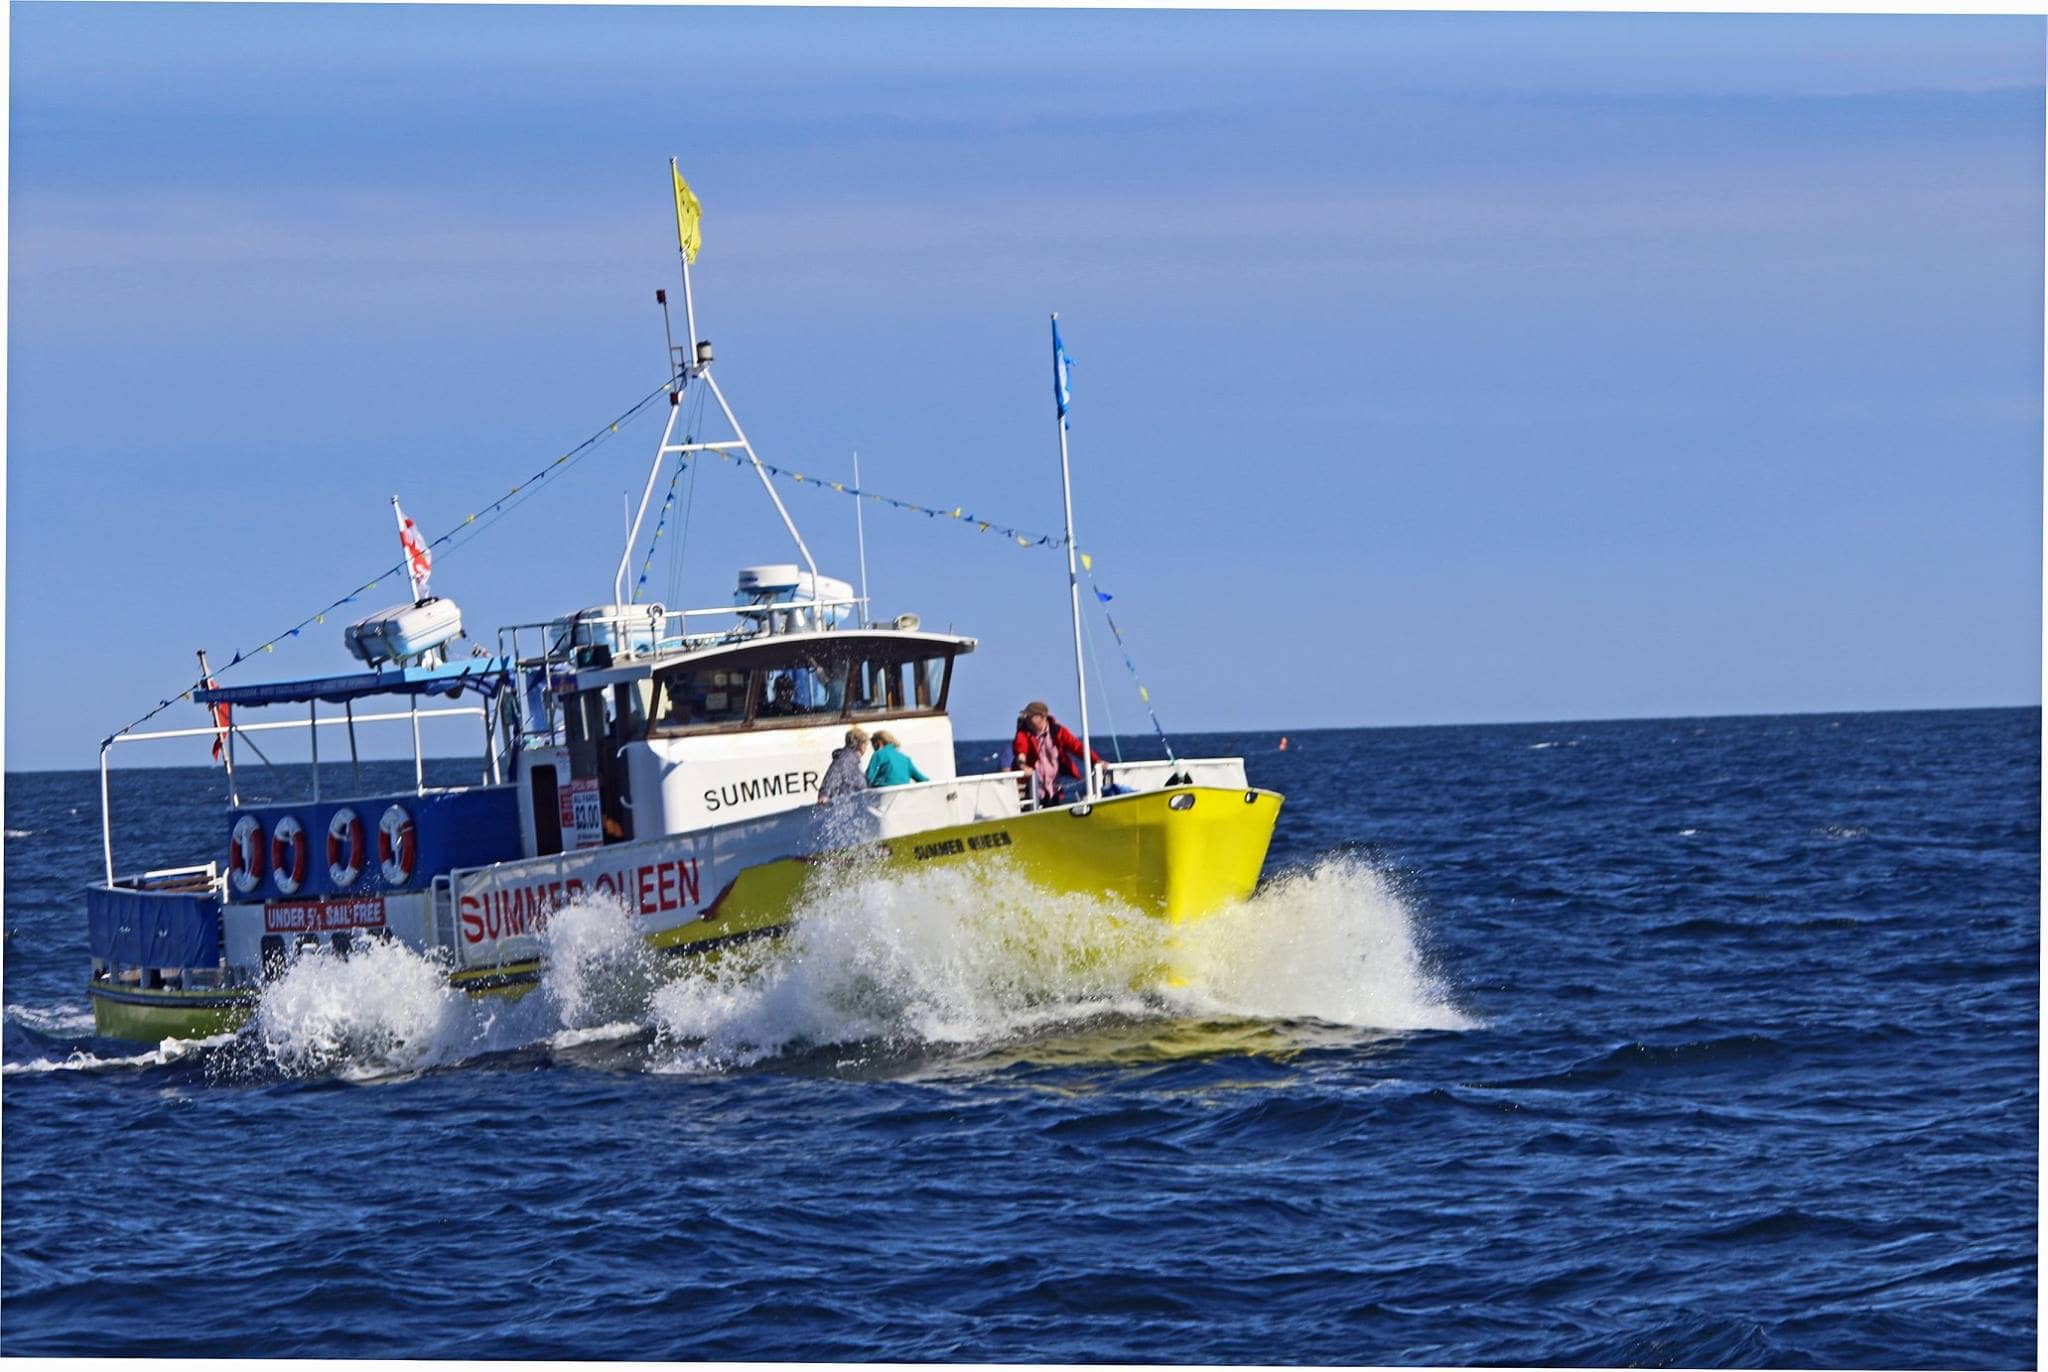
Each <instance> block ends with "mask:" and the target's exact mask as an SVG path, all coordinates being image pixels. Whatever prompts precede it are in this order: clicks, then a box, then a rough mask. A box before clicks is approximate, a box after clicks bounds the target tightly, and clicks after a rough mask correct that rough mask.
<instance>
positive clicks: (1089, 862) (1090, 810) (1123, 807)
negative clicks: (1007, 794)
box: [649, 786, 1281, 952]
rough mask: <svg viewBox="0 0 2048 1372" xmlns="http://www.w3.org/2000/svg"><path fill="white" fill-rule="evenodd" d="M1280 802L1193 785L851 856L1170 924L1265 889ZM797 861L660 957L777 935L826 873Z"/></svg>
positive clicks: (668, 938) (986, 823)
mask: <svg viewBox="0 0 2048 1372" xmlns="http://www.w3.org/2000/svg"><path fill="white" fill-rule="evenodd" d="M1280 802H1281V798H1280V796H1279V795H1278V794H1276V793H1275V792H1272V791H1226V790H1222V789H1219V788H1217V787H1209V786H1189V787H1180V788H1176V789H1174V790H1171V791H1142V792H1139V793H1137V794H1134V795H1126V796H1111V797H1109V798H1107V799H1104V800H1099V801H1096V802H1095V803H1094V804H1093V805H1073V806H1067V807H1065V808H1062V809H1055V810H1037V811H1033V812H1031V813H1028V814H1023V815H1015V816H1011V817H1009V818H1006V819H989V820H980V821H977V822H976V823H973V824H957V825H952V826H950V827H948V828H943V829H928V830H925V831H924V832H922V833H918V834H914V835H911V836H910V837H907V838H901V839H891V840H889V841H887V842H885V843H883V844H881V845H879V851H871V852H863V853H860V854H854V855H849V856H851V857H853V858H856V859H858V860H864V861H871V862H874V863H876V864H877V866H878V868H879V870H880V871H882V872H885V873H886V872H911V871H921V870H925V869H928V868H938V867H946V866H955V865H961V864H967V865H972V864H976V863H989V862H1002V863H1005V864H1007V865H1009V866H1010V867H1012V868H1014V869H1015V870H1016V871H1018V872H1020V873H1022V874H1023V875H1024V876H1025V878H1026V879H1028V880H1029V881H1030V882H1031V883H1032V884H1033V885H1036V886H1038V887H1041V888H1043V889H1045V890H1047V891H1052V892H1055V893H1059V894H1072V893H1084V894H1102V895H1109V896H1112V897H1116V898H1118V899H1120V900H1122V901H1123V902H1125V903H1126V904H1128V905H1130V906H1131V907H1132V908H1134V909H1136V910H1138V911H1139V912H1141V913H1143V914H1147V915H1151V916H1154V917H1155V918H1159V919H1164V920H1166V921H1167V922H1169V923H1172V924H1185V923H1187V922H1189V921H1191V920H1196V919H1200V918H1201V917H1202V916H1204V915H1207V914H1211V913H1213V912H1215V911H1217V910H1220V909H1223V908H1224V907H1226V906H1228V905H1231V904H1234V903H1236V902H1238V901H1241V900H1244V899H1245V898H1246V897H1247V896H1249V895H1251V893H1252V890H1253V888H1254V887H1256V886H1257V885H1258V883H1259V873H1260V871H1261V870H1262V869H1263V868H1264V866H1265V863H1266V849H1267V848H1268V846H1269V845H1270V844H1271V843H1272V841H1273V825H1274V823H1275V822H1276V821H1277V820H1278V819H1279V817H1280ZM844 860H847V858H846V857H834V856H826V857H822V858H816V857H789V858H781V859H778V860H777V861H774V862H764V863H761V864H760V865H758V866H755V867H749V868H747V869H746V870H745V871H743V872H741V873H740V874H739V875H738V876H737V877H735V878H734V879H733V882H732V884H731V886H730V887H728V888H727V889H726V890H725V891H723V892H721V893H720V894H719V897H718V899H717V900H715V901H714V902H713V903H712V906H711V909H710V911H709V913H708V914H707V915H706V917H705V918H703V919H698V920H693V921H692V922H690V923H688V924H685V925H681V926H679V927H677V928H675V929H670V930H666V931H664V932H662V933H659V934H656V935H654V936H653V937H652V938H650V939H649V942H650V943H651V944H653V945H654V946H655V947H657V948H668V949H673V950H676V951H679V952H681V951H695V950H697V949H698V948H699V947H706V946H719V945H725V944H730V943H733V942H735V941H738V940H741V939H747V938H752V937H759V936H761V935H763V934H769V933H775V932H779V931H780V930H781V929H782V928H783V927H785V926H786V925H787V924H788V922H789V918H790V915H791V914H792V913H793V912H794V911H795V910H796V909H797V908H798V907H799V906H800V905H801V904H802V901H803V897H804V891H805V887H806V884H807V883H808V882H809V881H810V879H811V877H812V875H813V874H814V873H816V872H817V871H818V869H819V867H820V866H821V865H823V864H829V863H834V862H836V861H844Z"/></svg>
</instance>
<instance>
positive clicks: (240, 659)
mask: <svg viewBox="0 0 2048 1372" xmlns="http://www.w3.org/2000/svg"><path fill="white" fill-rule="evenodd" d="M675 385H676V378H675V377H670V378H669V379H668V380H666V381H664V382H662V383H661V385H659V386H658V387H656V388H655V389H654V390H652V391H649V392H648V393H647V394H646V395H644V396H642V397H641V398H640V399H639V400H637V401H635V402H634V403H633V404H632V405H631V406H629V407H628V408H627V409H626V410H624V411H623V412H622V413H621V414H620V415H619V416H618V417H617V418H616V419H614V420H612V421H611V422H610V423H609V424H607V425H605V426H604V427H603V428H601V429H599V430H598V431H597V432H595V433H593V434H591V435H590V437H588V438H586V439H584V440H583V441H582V442H581V443H578V444H577V445H576V446H575V447H573V448H571V449H569V451H567V452H565V453H563V454H562V455H561V456H560V457H557V458H556V459H554V461H552V462H550V463H548V464H547V465H546V466H545V467H542V468H541V469H540V470H539V471H537V472H535V473H534V474H533V475H532V476H529V477H528V478H526V480H524V481H522V482H520V483H519V484H518V485H516V486H514V487H512V489H511V490H509V491H507V492H505V494H503V495H501V496H499V497H498V498H497V499H496V500H494V501H492V502H491V503H490V504H489V505H486V506H484V507H483V509H481V510H479V511H477V512H476V513H475V514H471V515H470V516H468V517H467V518H466V519H464V520H463V521H462V522H461V523H460V524H457V525H455V526H454V527H453V528H451V529H449V530H448V531H447V532H446V533H444V534H442V535H441V536H440V537H438V538H436V539H434V540H432V541H431V542H429V543H428V544H427V547H428V548H430V549H431V548H446V549H447V550H448V551H450V552H453V551H454V550H455V549H457V548H459V547H461V546H462V544H464V543H467V542H468V541H469V540H470V539H471V538H474V537H475V536H476V534H478V533H481V532H482V531H483V529H484V528H489V527H490V526H491V525H493V524H495V523H497V521H498V520H499V519H501V518H503V517H504V515H505V514H507V513H509V512H510V511H511V510H513V509H516V508H518V506H519V505H521V504H523V503H524V502H525V498H526V497H530V496H531V494H532V488H534V487H536V486H538V485H539V484H540V483H542V482H545V481H548V480H550V479H552V478H554V477H556V476H558V475H560V474H561V473H562V472H564V471H566V470H568V469H569V468H570V467H573V466H575V465H576V464H577V463H578V462H580V461H581V460H582V459H583V458H584V457H585V456H586V455H587V454H588V453H589V452H590V451H591V450H592V449H593V448H595V447H596V446H597V445H598V444H599V443H602V442H603V441H604V440H605V439H607V438H609V437H611V435H613V434H615V433H617V432H618V431H619V426H620V425H621V424H625V423H628V422H629V421H631V420H632V419H634V418H635V417H637V416H638V415H639V413H640V412H641V411H642V410H644V409H646V408H647V407H648V406H649V405H651V404H653V403H654V401H655V400H656V399H657V398H658V397H660V396H664V395H667V394H668V393H669V392H670V391H672V390H673V389H674V388H675ZM521 492H525V493H526V496H522V495H521ZM485 516H488V518H484V522H483V526H482V528H478V527H476V526H477V521H478V519H479V518H483V517H485ZM465 531H468V532H466V533H465ZM457 535H463V537H461V538H460V539H459V540H458V539H457ZM405 567H406V563H405V560H404V559H400V560H399V561H398V562H396V563H393V564H392V565H391V566H389V567H387V568H385V569H384V570H383V571H381V572H379V573H377V574H376V575H375V576H373V577H371V578H370V579H369V580H368V581H365V582H364V583H363V584H362V585H360V586H357V587H356V588H355V589H354V590H352V591H350V592H349V593H348V594H347V595H344V596H341V597H340V598H338V599H336V600H333V601H330V602H329V603H328V604H326V605H324V606H322V607H321V608H320V609H318V610H316V611H314V612H313V613H312V614H310V615H307V616H306V617H305V618H304V619H301V620H300V621H299V622H298V623H296V624H294V625H292V626H291V627H290V628H289V629H286V630H284V631H282V632H280V633H277V634H274V635H272V636H271V637H270V638H268V639H266V640H265V641H264V642H263V643H262V644H261V645H260V646H258V645H252V646H250V647H248V648H246V649H243V650H241V651H239V652H237V653H236V654H235V655H234V657H233V658H232V659H230V660H229V661H228V662H226V663H225V664H223V665H222V666H221V667H220V668H218V669H217V670H216V671H215V672H214V673H213V675H214V676H215V677H219V676H222V675H225V674H226V673H228V672H231V671H233V670H234V669H235V668H236V667H238V666H240V665H241V664H242V663H244V662H246V661H248V660H249V659H250V658H252V657H254V656H255V655H256V654H257V653H259V652H262V653H272V652H275V651H277V645H278V644H279V643H282V642H284V641H285V640H286V639H289V638H297V637H298V636H299V634H300V632H301V631H302V630H305V629H307V628H310V627H311V626H313V625H315V624H324V623H326V622H327V616H328V614H329V613H330V612H331V611H334V610H338V609H340V608H341V607H342V606H344V605H347V604H350V603H351V602H353V601H354V600H355V598H356V597H357V596H359V595H363V594H365V593H366V592H369V591H373V590H375V589H376V588H377V585H378V583H379V582H381V581H383V580H385V579H386V578H389V577H395V576H398V575H399V574H401V573H402V572H404V571H405ZM207 680H208V679H207V678H206V677H201V678H200V679H199V680H197V681H194V682H193V683H192V684H191V685H190V686H187V687H186V688H185V689H184V690H182V691H180V692H178V693H177V694H176V695H173V696H168V697H166V698H165V699H163V700H159V701H158V702H157V703H156V705H155V707H154V708H152V709H150V710H146V711H144V712H143V713H142V714H140V715H138V716H136V717H135V718H134V719H131V720H129V721H128V722H127V723H126V724H124V725H122V726H121V727H120V728H119V729H116V730H115V731H114V732H113V733H112V734H109V735H108V736H107V737H106V738H105V739H103V740H102V744H103V745H104V744H107V743H111V742H113V740H114V739H116V738H119V737H120V736H121V735H122V734H125V733H127V732H128V731H129V730H130V729H133V728H134V727H135V726H136V725H138V724H146V723H148V722H149V721H150V720H152V719H154V718H156V717H157V716H158V715H160V714H162V713H163V712H164V711H165V710H168V709H169V708H170V707H171V706H173V705H175V704H177V703H178V702H180V701H184V700H190V699H191V698H192V693H193V692H194V691H197V690H200V689H202V688H203V687H205V686H206V684H207Z"/></svg>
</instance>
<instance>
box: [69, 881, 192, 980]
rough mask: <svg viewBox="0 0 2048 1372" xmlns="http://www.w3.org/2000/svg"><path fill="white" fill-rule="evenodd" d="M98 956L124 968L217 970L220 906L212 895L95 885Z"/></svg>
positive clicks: (91, 926) (89, 894) (88, 911)
mask: <svg viewBox="0 0 2048 1372" xmlns="http://www.w3.org/2000/svg"><path fill="white" fill-rule="evenodd" d="M85 922H86V937H87V941H88V942H89V943H90V945H91V947H92V955H93V956H94V957H96V958H102V959H104V960H106V961H108V962H114V963H119V964H121V965H122V966H124V967H213V966H215V965H217V964H218V963H219V962H220V903H219V902H218V901H216V900H215V899H214V898H213V896H212V895H211V894H210V893H208V892H203V891H202V892H196V893H195V892H190V891H135V890H128V889H126V888H123V887H119V886H89V887H87V888H86V892H85Z"/></svg>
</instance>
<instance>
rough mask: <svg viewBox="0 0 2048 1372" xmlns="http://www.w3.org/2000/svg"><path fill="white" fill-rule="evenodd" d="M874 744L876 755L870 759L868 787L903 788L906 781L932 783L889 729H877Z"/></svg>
mask: <svg viewBox="0 0 2048 1372" xmlns="http://www.w3.org/2000/svg"><path fill="white" fill-rule="evenodd" d="M873 743H874V745H875V755H874V756H873V757H871V758H869V759H868V785H870V786H901V785H902V784H903V783H905V782H906V781H930V780H931V778H930V777H928V776H926V775H925V774H924V773H923V772H920V771H918V770H917V764H916V763H915V762H912V761H911V760H910V754H908V753H906V752H904V751H903V748H902V746H901V745H900V744H898V743H897V742H896V735H894V734H892V733H890V732H889V731H888V730H887V729H877V730H875V733H874V738H873Z"/></svg>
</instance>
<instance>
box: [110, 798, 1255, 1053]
mask: <svg viewBox="0 0 2048 1372" xmlns="http://www.w3.org/2000/svg"><path fill="white" fill-rule="evenodd" d="M1280 804H1281V798H1280V796H1279V795H1277V794H1275V793H1274V792H1272V791H1258V790H1248V791H1231V790H1223V789H1221V788H1218V787H1209V786H1187V787H1177V788H1174V789H1172V790H1168V791H1142V792H1138V793H1136V794H1133V795H1125V796H1111V797H1108V798H1106V799H1103V800H1099V801H1096V802H1094V803H1093V804H1089V805H1072V806H1066V807H1064V808H1060V809H1052V810H1038V811H1032V812H1030V813H1028V814H1022V815H1014V816H1011V817H1008V818H1005V819H990V820H981V821H978V822H976V823H973V824H959V825H953V826H950V827H947V828H943V829H931V830H926V831H924V832H922V833H918V834H914V835H911V836H909V837H906V838H901V839H891V840H888V841H887V842H885V843H882V844H879V845H876V846H875V847H873V848H869V849H863V850H861V851H858V852H853V853H840V854H822V855H814V856H792V857H786V858H778V859H776V860H774V861H772V862H764V863H760V864H758V865H756V866H752V867H748V868H746V869H744V870H742V871H741V872H740V873H739V875H737V876H736V877H734V878H733V880H732V882H731V883H730V884H729V885H728V886H727V887H726V889H725V890H723V891H721V892H720V893H719V894H718V896H717V898H716V899H715V900H713V901H712V902H711V904H710V907H709V909H708V910H707V913H706V914H705V916H704V917H703V918H700V919H695V920H692V921H690V922H689V923H687V924H683V925H679V926H677V927H676V928H673V929H667V930H664V931H662V932H660V933H656V934H652V935H650V936H649V938H648V943H649V944H650V945H651V946H653V947H655V948H658V949H662V950H665V951H669V952H673V953H677V954H687V955H704V954H708V953H713V952H715V951H716V950H719V949H721V948H727V947H731V946H733V945H735V944H738V943H743V942H750V941H752V940H754V939H758V938H764V937H772V936H775V935H778V934H781V933H782V932H784V931H785V930H787V929H788V927H789V923H790V919H791V917H792V916H793V915H794V914H795V912H796V911H797V910H798V909H799V908H800V907H801V906H802V904H803V902H804V898H805V896H806V893H807V888H808V887H809V885H810V883H811V880H812V878H813V877H815V876H816V875H817V874H818V873H819V872H820V871H821V870H826V869H831V868H836V867H838V866H840V865H841V864H843V863H846V862H849V861H860V862H867V863H873V864H875V865H876V868H877V869H878V870H879V871H880V872H883V873H892V872H894V873H906V872H916V871H924V870H927V869H935V868H941V867H958V866H969V867H971V866H974V865H977V864H995V863H1000V864H1003V865H1004V866H1005V867H1007V868H1009V869H1011V870H1014V871H1016V872H1018V873H1021V874H1022V875H1023V876H1024V877H1025V878H1026V879H1027V880H1028V881H1030V882H1031V883H1032V884H1033V885H1036V886H1038V887H1040V888H1041V889H1044V890H1046V891H1050V892H1054V893H1057V894H1093V895H1107V896H1110V897H1112V898H1115V899H1117V900H1118V901H1120V902H1121V903H1123V904H1125V905H1128V906H1129V907H1131V908H1133V909H1135V910H1137V911H1138V912H1140V913H1141V914H1145V915H1149V916H1152V917H1154V918H1157V919H1160V920H1164V921H1166V922H1167V923H1169V924H1173V925H1182V924H1186V923H1188V922H1190V921H1193V920H1197V919H1200V918H1201V917H1203V916H1204V915H1207V914H1211V913H1213V912H1215V911H1217V910H1220V909H1223V908H1225V907H1226V906H1229V905H1232V904H1234V903H1236V902H1239V901H1242V900H1244V899H1245V898H1246V897H1248V896H1250V895H1251V893H1252V890H1253V888H1254V887H1256V886H1257V885H1258V881H1259V873H1260V871H1261V870H1262V869H1263V868H1264V866H1265V862H1266V850H1267V848H1268V846H1269V845H1270V844H1271V842H1272V838H1273V826H1274V823H1275V822H1276V821H1277V820H1278V819H1279V815H1280ZM1160 973H1161V975H1162V976H1164V977H1165V978H1166V979H1168V980H1174V979H1176V978H1175V976H1174V973H1173V970H1172V969H1171V968H1162V969H1160ZM539 979H540V964H539V963H538V962H531V961H529V962H522V963H513V964H508V965H505V966H501V967H492V968H478V969H472V970H469V971H462V972H456V973H455V974H453V975H452V976H451V977H450V981H451V983H452V984H453V985H454V986H455V987H456V988H457V989H459V990H463V991H467V992H469V993H470V994H472V995H506V996H518V995H523V994H524V993H525V992H526V991H528V990H530V989H532V988H533V987H534V986H535V985H536V984H538V982H539ZM92 999H93V1012H94V1018H95V1020H96V1022H97V1025H98V1029H99V1032H100V1033H102V1034H104V1035H106V1036H108V1037H111V1038H125V1039H136V1040H140V1041H145V1042H153V1041H155V1040H157V1039H162V1038H166V1037H180V1038H184V1037H197V1036H199V1035H200V1034H202V1033H218V1032H220V1031H221V1030H224V1029H229V1028H233V1027H235V1026H236V1025H238V1024H239V1023H241V1022H242V1021H243V1020H246V1019H247V1018H248V1016H249V1014H250V1013H251V1012H252V1011H253V1009H254V1006H255V997H254V995H252V994H250V993H247V992H243V993H240V995H233V996H219V997H207V998H203V999H202V998H201V997H197V996H193V995H191V994H189V993H185V994H181V993H177V992H169V991H165V992H134V991H129V992H126V993H124V994H122V995H120V997H119V998H118V999H115V998H113V997H111V996H102V995H99V994H95V995H94V996H93V998H92ZM202 1004H203V1008H202Z"/></svg>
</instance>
